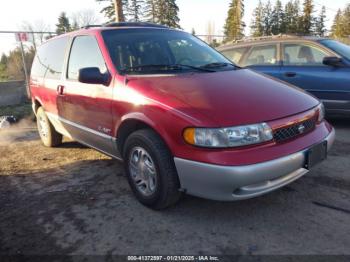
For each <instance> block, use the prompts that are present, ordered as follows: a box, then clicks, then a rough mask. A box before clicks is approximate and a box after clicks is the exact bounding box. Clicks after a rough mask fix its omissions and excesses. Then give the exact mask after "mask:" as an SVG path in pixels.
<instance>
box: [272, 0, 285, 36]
mask: <svg viewBox="0 0 350 262" xmlns="http://www.w3.org/2000/svg"><path fill="white" fill-rule="evenodd" d="M271 32H272V34H274V35H277V34H283V33H285V32H286V27H285V23H284V12H283V7H282V2H281V0H276V4H275V7H274V9H273V11H272V19H271Z"/></svg>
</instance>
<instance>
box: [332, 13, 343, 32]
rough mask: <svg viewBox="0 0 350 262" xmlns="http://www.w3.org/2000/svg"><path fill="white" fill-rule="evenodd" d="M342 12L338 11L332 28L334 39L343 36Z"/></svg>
mask: <svg viewBox="0 0 350 262" xmlns="http://www.w3.org/2000/svg"><path fill="white" fill-rule="evenodd" d="M342 15H343V14H342V11H341V9H339V10H338V12H337V14H336V16H335V17H334V21H333V25H332V28H331V35H332V37H335V38H338V37H341V36H342V28H341V20H342Z"/></svg>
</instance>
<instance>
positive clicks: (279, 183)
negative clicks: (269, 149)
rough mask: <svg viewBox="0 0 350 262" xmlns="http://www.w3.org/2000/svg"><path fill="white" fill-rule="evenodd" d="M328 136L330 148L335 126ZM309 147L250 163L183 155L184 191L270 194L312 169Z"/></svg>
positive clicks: (236, 196)
mask: <svg viewBox="0 0 350 262" xmlns="http://www.w3.org/2000/svg"><path fill="white" fill-rule="evenodd" d="M324 140H325V141H327V143H328V150H329V149H330V148H331V147H332V145H333V143H334V140H335V130H334V129H333V130H332V132H331V133H330V134H329V135H328V136H327V137H326V138H325V139H324ZM320 142H321V141H320ZM307 150H308V149H305V150H303V151H300V152H297V153H294V154H292V155H289V156H286V157H282V158H278V159H275V160H272V161H267V162H263V163H258V164H254V165H246V166H219V165H211V164H206V163H201V162H195V161H190V160H185V159H180V158H174V161H175V165H176V169H177V173H178V175H179V179H180V184H181V189H182V190H183V191H185V192H186V193H188V194H190V195H194V196H198V197H203V198H207V199H212V200H219V201H234V200H242V199H248V198H252V197H256V196H259V195H263V194H266V193H268V192H271V191H273V190H275V189H278V188H280V187H283V186H285V185H287V184H289V183H291V182H293V181H295V180H297V179H298V178H300V177H302V176H303V175H305V174H306V173H308V172H309V170H308V169H305V168H304V166H305V162H306V159H305V158H306V157H305V155H306V154H305V153H306V151H307Z"/></svg>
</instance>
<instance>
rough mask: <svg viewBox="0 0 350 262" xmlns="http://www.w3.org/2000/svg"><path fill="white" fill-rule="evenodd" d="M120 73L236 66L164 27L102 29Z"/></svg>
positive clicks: (208, 70) (198, 69) (219, 68)
mask: <svg viewBox="0 0 350 262" xmlns="http://www.w3.org/2000/svg"><path fill="white" fill-rule="evenodd" d="M102 35H103V38H104V40H105V43H106V45H107V48H108V50H109V53H110V56H111V58H112V60H113V63H114V65H115V67H116V68H117V70H118V71H119V72H121V73H142V74H149V73H162V72H169V71H171V72H172V73H174V72H175V73H180V72H186V71H196V72H216V71H222V70H233V69H235V66H234V65H232V62H230V61H229V60H227V59H226V58H225V57H224V56H223V55H221V54H220V53H218V52H217V51H215V50H214V49H212V48H211V47H209V46H208V45H207V44H205V43H204V42H202V41H201V40H199V39H197V38H196V37H194V36H192V35H191V34H188V33H185V32H181V31H175V30H164V29H149V28H147V29H142V28H140V29H135V28H133V29H117V30H106V31H103V32H102Z"/></svg>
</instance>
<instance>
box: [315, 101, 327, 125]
mask: <svg viewBox="0 0 350 262" xmlns="http://www.w3.org/2000/svg"><path fill="white" fill-rule="evenodd" d="M317 111H318V118H317V122H318V123H321V122H322V121H323V120H324V117H325V115H326V110H325V108H324V105H323V103H321V104H320V105H319V106H318V107H317Z"/></svg>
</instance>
